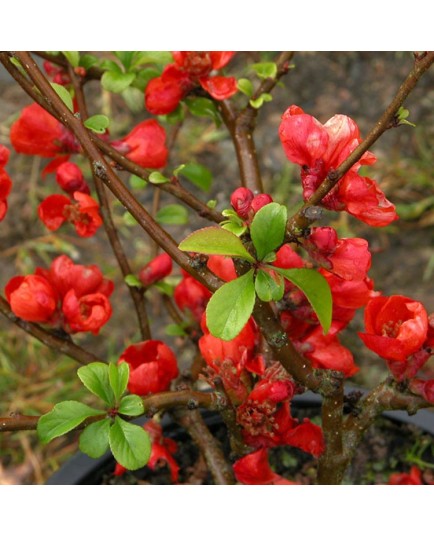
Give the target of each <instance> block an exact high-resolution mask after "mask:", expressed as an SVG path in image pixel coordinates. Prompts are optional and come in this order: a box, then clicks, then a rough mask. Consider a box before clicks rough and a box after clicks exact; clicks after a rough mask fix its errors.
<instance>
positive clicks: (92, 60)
mask: <svg viewBox="0 0 434 536" xmlns="http://www.w3.org/2000/svg"><path fill="white" fill-rule="evenodd" d="M97 63H98V58H97V57H96V56H94V55H93V54H83V55H82V56H80V66H81V67H84V68H85V69H86V70H88V69H90V68H91V67H93V66H94V65H96V64H97Z"/></svg>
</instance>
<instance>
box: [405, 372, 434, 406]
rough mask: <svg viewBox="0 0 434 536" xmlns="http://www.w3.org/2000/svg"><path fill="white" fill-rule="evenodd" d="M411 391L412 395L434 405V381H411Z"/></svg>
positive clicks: (417, 379) (416, 379) (415, 379)
mask: <svg viewBox="0 0 434 536" xmlns="http://www.w3.org/2000/svg"><path fill="white" fill-rule="evenodd" d="M409 389H410V391H411V392H412V393H415V394H416V395H419V396H421V397H422V398H424V399H425V400H426V401H427V402H429V403H430V404H434V380H420V379H419V378H413V379H412V380H410V384H409Z"/></svg>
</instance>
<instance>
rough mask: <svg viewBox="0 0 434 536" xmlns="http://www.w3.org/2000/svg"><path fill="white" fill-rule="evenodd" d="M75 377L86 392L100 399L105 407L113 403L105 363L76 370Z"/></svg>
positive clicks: (113, 399) (113, 398)
mask: <svg viewBox="0 0 434 536" xmlns="http://www.w3.org/2000/svg"><path fill="white" fill-rule="evenodd" d="M77 375H78V377H79V378H80V380H81V382H82V383H83V385H84V386H85V387H86V389H87V390H88V391H90V392H91V393H93V394H94V395H95V396H97V397H98V398H101V400H103V401H104V402H105V403H106V404H107V406H109V407H111V406H112V405H113V404H114V402H115V397H114V395H113V390H112V388H111V386H110V380H109V369H108V366H107V365H106V364H105V363H90V364H89V365H85V366H84V367H80V368H79V369H78V370H77Z"/></svg>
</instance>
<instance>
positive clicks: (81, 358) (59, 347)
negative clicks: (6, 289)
mask: <svg viewBox="0 0 434 536" xmlns="http://www.w3.org/2000/svg"><path fill="white" fill-rule="evenodd" d="M0 313H2V314H3V315H4V316H5V317H6V318H7V319H8V320H10V321H11V322H13V323H14V324H15V325H16V326H18V327H19V328H21V329H22V330H24V331H25V332H26V333H29V334H30V335H31V336H32V337H35V339H38V340H39V341H41V342H42V343H44V344H45V346H48V347H49V348H52V349H53V350H56V351H57V352H61V353H62V354H65V355H68V356H69V357H72V358H73V359H75V360H76V361H78V363H81V364H82V365H88V364H89V363H93V362H94V361H101V362H102V361H103V360H102V359H100V358H99V357H97V356H96V355H94V354H92V353H90V352H88V351H87V350H85V349H84V348H81V346H77V345H76V344H74V343H73V342H72V340H71V339H70V338H69V337H68V338H67V339H66V338H63V337H61V336H59V335H55V334H54V333H52V332H51V331H48V330H46V329H44V328H41V327H40V326H39V325H38V324H33V323H31V322H26V321H25V320H21V318H18V317H17V316H15V315H14V313H13V312H12V310H11V308H10V306H9V304H8V302H7V301H6V300H5V299H4V298H3V297H2V296H0Z"/></svg>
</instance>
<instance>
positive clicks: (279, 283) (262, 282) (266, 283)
mask: <svg viewBox="0 0 434 536" xmlns="http://www.w3.org/2000/svg"><path fill="white" fill-rule="evenodd" d="M276 275H277V277H276V278H274V277H273V276H271V275H270V274H269V273H268V272H265V271H264V270H259V271H258V273H257V274H256V279H255V290H256V294H257V295H258V298H259V299H260V300H262V301H265V302H269V301H271V300H273V301H279V300H281V299H282V298H283V294H284V292H285V283H284V281H283V277H282V276H280V275H279V274H276Z"/></svg>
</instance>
